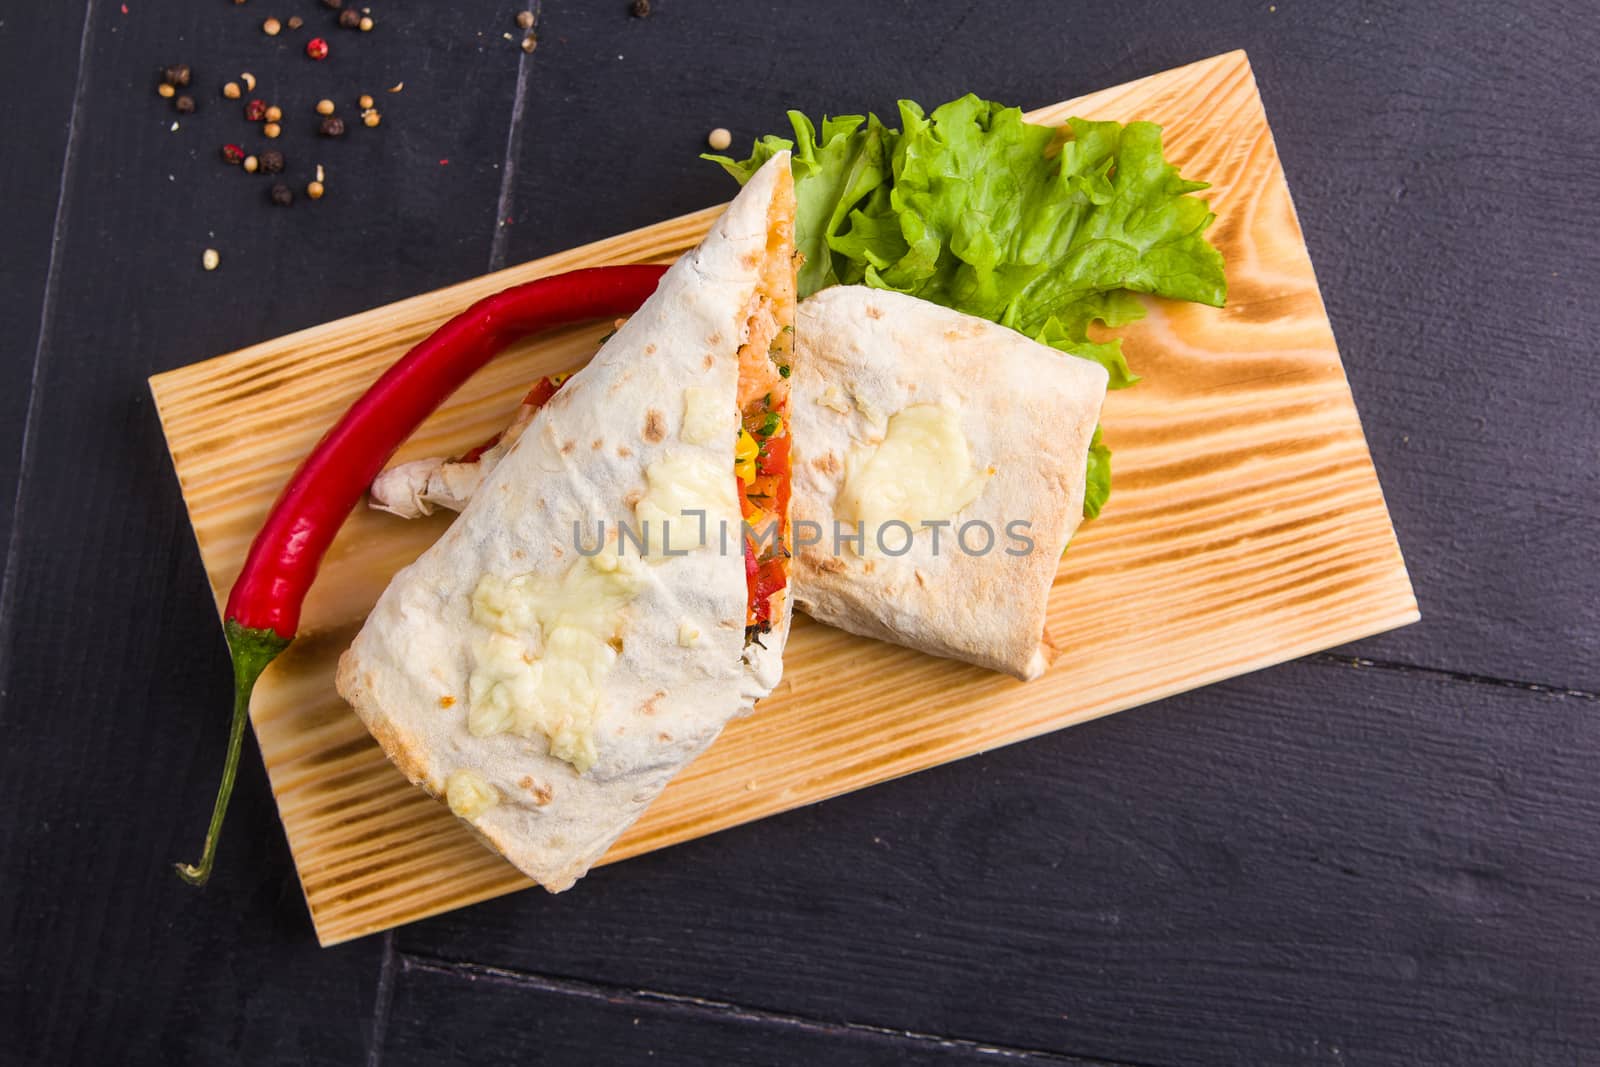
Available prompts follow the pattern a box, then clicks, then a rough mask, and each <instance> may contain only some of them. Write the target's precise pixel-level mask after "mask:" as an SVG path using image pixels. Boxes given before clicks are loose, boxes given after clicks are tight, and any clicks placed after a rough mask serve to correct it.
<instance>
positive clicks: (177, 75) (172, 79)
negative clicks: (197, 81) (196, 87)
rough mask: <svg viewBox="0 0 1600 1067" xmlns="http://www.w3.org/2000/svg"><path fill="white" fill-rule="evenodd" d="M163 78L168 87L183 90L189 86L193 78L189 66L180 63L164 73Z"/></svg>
mask: <svg viewBox="0 0 1600 1067" xmlns="http://www.w3.org/2000/svg"><path fill="white" fill-rule="evenodd" d="M161 77H162V78H163V79H164V80H165V81H166V83H167V84H168V85H174V86H177V87H178V88H179V89H183V88H186V87H187V86H188V84H189V79H190V78H191V77H192V74H191V72H190V70H189V64H187V63H178V64H175V65H174V66H170V67H168V68H167V69H166V70H164V71H162V72H161Z"/></svg>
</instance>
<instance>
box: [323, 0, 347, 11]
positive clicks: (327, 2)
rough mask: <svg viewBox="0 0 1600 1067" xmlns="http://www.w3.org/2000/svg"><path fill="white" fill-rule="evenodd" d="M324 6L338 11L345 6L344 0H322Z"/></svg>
mask: <svg viewBox="0 0 1600 1067" xmlns="http://www.w3.org/2000/svg"><path fill="white" fill-rule="evenodd" d="M322 6H323V7H325V8H328V9H329V10H331V11H337V10H339V9H340V8H341V7H343V6H344V0H322Z"/></svg>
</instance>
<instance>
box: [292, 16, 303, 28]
mask: <svg viewBox="0 0 1600 1067" xmlns="http://www.w3.org/2000/svg"><path fill="white" fill-rule="evenodd" d="M305 24H306V20H305V19H303V18H301V17H300V16H299V15H290V16H289V28H290V29H291V30H298V29H299V28H300V27H301V26H304V25H305Z"/></svg>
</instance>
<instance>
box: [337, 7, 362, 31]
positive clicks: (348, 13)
mask: <svg viewBox="0 0 1600 1067" xmlns="http://www.w3.org/2000/svg"><path fill="white" fill-rule="evenodd" d="M339 25H340V27H341V28H343V29H346V30H354V29H359V28H360V27H361V12H359V11H357V10H356V9H355V8H353V7H347V8H345V9H344V10H343V11H341V12H339Z"/></svg>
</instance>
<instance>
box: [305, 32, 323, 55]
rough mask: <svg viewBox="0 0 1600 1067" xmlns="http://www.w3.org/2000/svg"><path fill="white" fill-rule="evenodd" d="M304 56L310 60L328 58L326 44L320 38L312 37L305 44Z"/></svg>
mask: <svg viewBox="0 0 1600 1067" xmlns="http://www.w3.org/2000/svg"><path fill="white" fill-rule="evenodd" d="M306 55H308V56H310V57H311V58H312V59H327V58H328V42H327V41H325V40H323V39H322V38H321V37H313V38H311V40H309V41H307V42H306Z"/></svg>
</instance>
